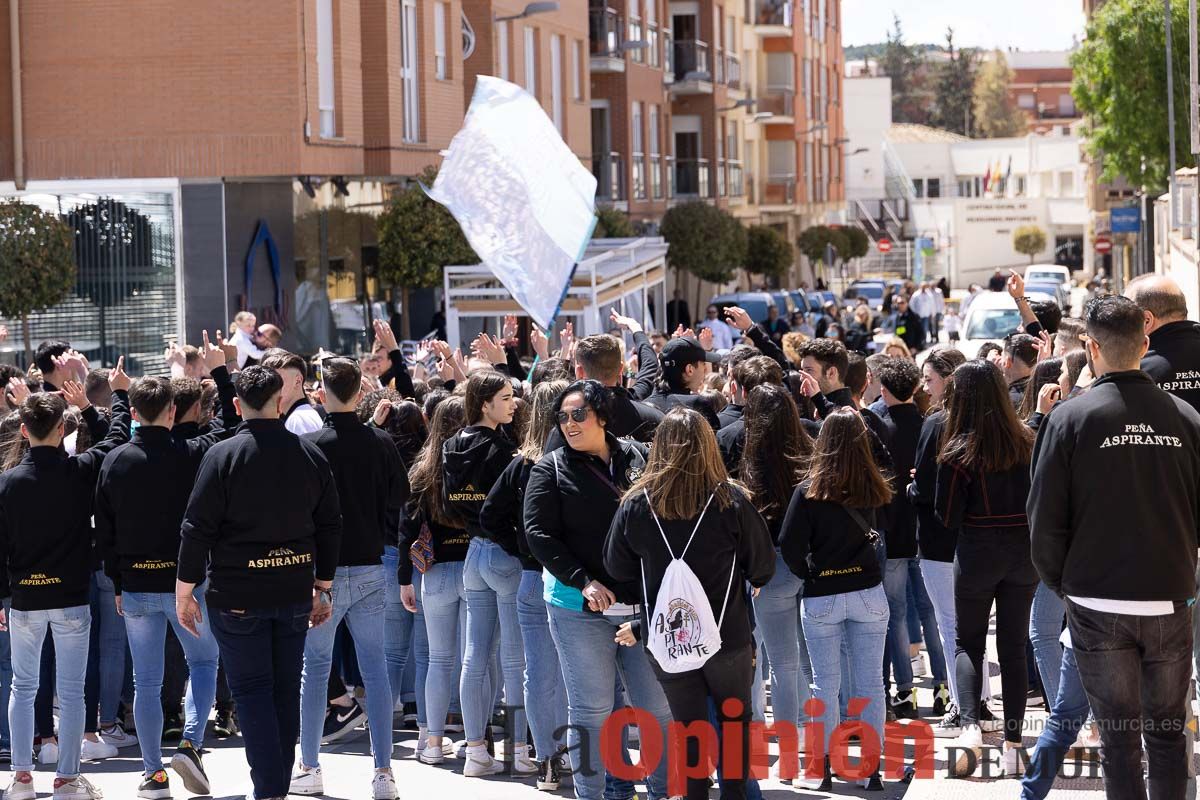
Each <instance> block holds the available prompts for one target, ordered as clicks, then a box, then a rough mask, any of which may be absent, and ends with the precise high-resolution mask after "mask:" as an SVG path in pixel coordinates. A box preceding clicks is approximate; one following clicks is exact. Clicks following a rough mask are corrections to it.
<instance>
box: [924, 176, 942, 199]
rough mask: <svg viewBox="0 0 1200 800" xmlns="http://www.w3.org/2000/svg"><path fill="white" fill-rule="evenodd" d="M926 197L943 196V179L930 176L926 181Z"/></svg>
mask: <svg viewBox="0 0 1200 800" xmlns="http://www.w3.org/2000/svg"><path fill="white" fill-rule="evenodd" d="M925 196H926V197H941V196H942V179H941V178H930V179H929V180H927V181H926V182H925Z"/></svg>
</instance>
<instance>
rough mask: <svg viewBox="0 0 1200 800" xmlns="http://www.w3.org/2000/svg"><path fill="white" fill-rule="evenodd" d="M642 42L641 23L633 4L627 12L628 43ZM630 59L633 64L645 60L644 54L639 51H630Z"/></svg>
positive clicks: (635, 6) (639, 49)
mask: <svg viewBox="0 0 1200 800" xmlns="http://www.w3.org/2000/svg"><path fill="white" fill-rule="evenodd" d="M641 40H642V21H641V20H640V19H638V18H637V5H636V4H634V5H633V6H631V7H630V10H629V41H631V42H640V41H641ZM629 55H630V57H631V58H632V59H633V60H634V63H637V64H641V63H642V62H644V61H645V60H646V54H645V52H644V51H643V50H642V49H641V48H638V49H636V50H631V51H630V53H629Z"/></svg>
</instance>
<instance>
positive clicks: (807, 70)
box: [800, 58, 813, 120]
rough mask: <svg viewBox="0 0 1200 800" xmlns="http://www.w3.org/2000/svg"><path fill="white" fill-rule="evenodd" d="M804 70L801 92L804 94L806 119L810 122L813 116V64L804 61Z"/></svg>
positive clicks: (806, 60)
mask: <svg viewBox="0 0 1200 800" xmlns="http://www.w3.org/2000/svg"><path fill="white" fill-rule="evenodd" d="M802 69H803V76H802V79H801V83H800V86H801V89H800V90H801V91H802V92H804V118H805V119H806V120H809V119H812V116H813V96H812V94H813V93H812V62H811V61H809V60H808V59H807V58H806V59H804V64H803V65H802Z"/></svg>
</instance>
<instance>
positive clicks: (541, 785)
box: [537, 753, 562, 792]
mask: <svg viewBox="0 0 1200 800" xmlns="http://www.w3.org/2000/svg"><path fill="white" fill-rule="evenodd" d="M561 782H562V755H561V754H559V753H555V754H554V755H552V756H551V757H550V758H546V759H543V760H541V761H539V762H538V774H537V788H538V791H539V792H556V791H558V785H559V783H561Z"/></svg>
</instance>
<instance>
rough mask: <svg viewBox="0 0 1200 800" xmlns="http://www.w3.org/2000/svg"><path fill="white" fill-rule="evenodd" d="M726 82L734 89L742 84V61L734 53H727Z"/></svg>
mask: <svg viewBox="0 0 1200 800" xmlns="http://www.w3.org/2000/svg"><path fill="white" fill-rule="evenodd" d="M725 82H726V83H727V84H729V86H730V87H732V88H734V89H740V88H741V86H742V61H741V59H739V58H738V57H737V56H735V55H733V54H732V53H726V54H725Z"/></svg>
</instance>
